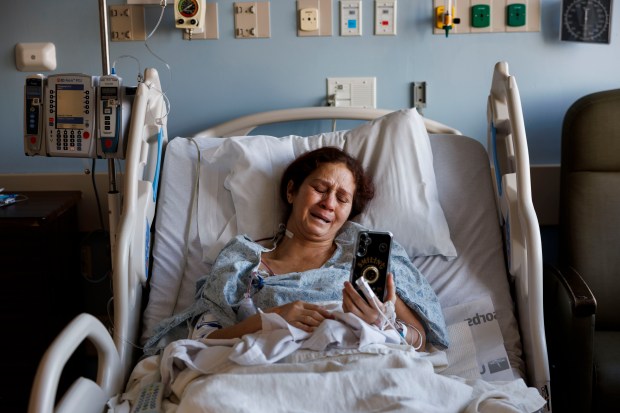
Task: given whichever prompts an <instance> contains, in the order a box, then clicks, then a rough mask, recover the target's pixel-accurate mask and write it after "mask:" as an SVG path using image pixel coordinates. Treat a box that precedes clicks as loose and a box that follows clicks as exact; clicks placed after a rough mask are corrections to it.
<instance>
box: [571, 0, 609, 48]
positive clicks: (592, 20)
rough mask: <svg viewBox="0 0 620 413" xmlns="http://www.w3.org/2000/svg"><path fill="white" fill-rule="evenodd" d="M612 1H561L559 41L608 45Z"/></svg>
mask: <svg viewBox="0 0 620 413" xmlns="http://www.w3.org/2000/svg"><path fill="white" fill-rule="evenodd" d="M611 3H612V0H562V22H561V30H560V39H561V40H568V41H573V42H586V43H609V40H610V35H611Z"/></svg>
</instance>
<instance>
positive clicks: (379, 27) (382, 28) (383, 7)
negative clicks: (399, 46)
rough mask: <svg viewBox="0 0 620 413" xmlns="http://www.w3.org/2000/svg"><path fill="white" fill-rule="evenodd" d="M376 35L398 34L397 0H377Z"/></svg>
mask: <svg viewBox="0 0 620 413" xmlns="http://www.w3.org/2000/svg"><path fill="white" fill-rule="evenodd" d="M375 35H377V36H396V0H375Z"/></svg>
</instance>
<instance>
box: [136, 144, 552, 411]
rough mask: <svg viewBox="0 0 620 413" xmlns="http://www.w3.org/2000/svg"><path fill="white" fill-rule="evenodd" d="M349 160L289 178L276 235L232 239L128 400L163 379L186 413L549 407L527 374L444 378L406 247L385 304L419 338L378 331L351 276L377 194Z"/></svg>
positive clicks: (441, 339) (166, 331)
mask: <svg viewBox="0 0 620 413" xmlns="http://www.w3.org/2000/svg"><path fill="white" fill-rule="evenodd" d="M319 153H321V152H310V155H308V156H309V157H310V158H308V159H310V160H312V159H313V157H314V156H317V154H319ZM338 153H341V152H340V151H338ZM338 156H342V155H340V154H339V155H338ZM302 159H303V158H302ZM337 159H339V160H337V161H335V162H334V161H322V162H321V161H319V162H318V163H317V162H316V160H313V161H312V162H313V165H316V166H315V167H314V168H311V170H310V171H307V172H305V174H302V175H301V176H298V177H295V178H289V177H288V175H286V173H285V175H284V176H283V178H282V184H281V188H282V189H281V191H280V192H281V194H282V197H283V201H284V202H285V203H286V204H287V205H290V210H289V215H288V219H287V220H286V227H285V228H283V230H282V231H281V232H280V233H279V234H278V235H277V236H276V238H275V239H274V241H275V242H274V244H273V245H271V246H267V247H266V246H263V245H262V244H259V243H255V242H253V241H251V240H250V239H248V238H247V237H244V236H240V237H236V238H234V239H233V240H232V241H230V242H229V243H228V244H227V246H226V247H225V248H224V249H223V250H222V252H221V253H220V254H219V256H218V258H217V260H216V262H215V263H214V266H213V267H212V269H211V272H210V274H209V275H208V276H207V277H205V278H203V279H201V280H200V281H199V282H198V284H197V294H196V300H195V302H194V304H193V305H192V306H191V307H190V308H189V309H188V310H187V311H184V312H182V313H180V314H178V315H175V316H174V317H172V318H171V319H168V320H164V321H163V322H162V323H160V325H159V326H158V327H157V328H155V329H154V334H153V335H152V336H151V338H150V339H149V340H148V341H147V343H146V344H145V352H146V354H156V355H153V356H151V357H147V358H145V359H144V360H143V361H141V362H140V363H139V364H138V366H137V367H136V368H135V369H134V371H133V373H132V376H131V378H130V380H129V384H128V387H127V390H128V392H127V393H126V394H125V397H126V398H127V399H129V400H136V398H137V394H138V392H139V391H140V389H141V388H142V387H144V386H145V385H146V384H148V383H149V382H153V381H161V382H162V383H163V389H164V390H163V393H164V395H165V397H166V399H165V401H164V407H165V409H166V410H167V411H177V412H183V411H224V410H222V409H225V410H226V411H246V410H248V409H251V410H252V411H270V412H271V411H291V409H292V410H296V411H376V410H377V409H379V410H381V411H385V410H399V409H400V410H405V411H425V412H427V411H441V412H452V411H454V412H456V411H485V409H484V408H485V406H487V408H489V409H496V408H497V407H498V406H502V407H504V408H505V410H506V411H527V412H533V411H536V410H538V409H540V408H541V407H542V406H543V405H544V403H545V401H544V400H543V399H542V398H541V397H540V396H539V395H538V393H537V391H536V390H535V389H533V388H527V387H526V386H525V384H524V382H523V381H522V380H521V379H519V380H515V381H512V382H506V383H493V384H491V383H486V382H484V381H482V380H480V379H477V380H472V379H470V380H466V379H462V378H459V377H455V376H442V375H439V374H436V373H438V372H441V371H442V370H443V369H445V368H446V367H447V361H446V357H445V353H443V352H442V351H440V350H438V349H443V348H445V347H446V346H447V345H448V338H447V333H446V327H445V322H444V319H443V314H442V310H441V308H440V306H439V302H438V300H437V297H436V295H435V293H434V291H433V290H432V288H431V287H430V285H429V284H428V282H427V281H426V279H425V278H424V276H422V275H421V274H420V272H419V271H418V270H417V269H416V267H415V266H414V265H413V264H412V263H411V261H410V260H409V258H408V254H407V252H405V250H404V249H403V248H402V247H400V245H399V244H398V243H395V245H394V248H393V250H392V257H391V267H390V270H391V272H392V273H393V274H394V279H393V280H392V279H391V278H390V283H389V284H388V295H387V301H392V302H393V303H394V307H395V310H396V311H395V312H396V316H397V317H398V319H400V320H401V323H402V324H401V326H402V325H409V326H410V327H411V328H408V329H407V333H408V334H407V343H408V345H402V344H401V341H400V336H399V334H398V333H397V332H396V331H394V330H393V329H390V328H386V329H384V330H382V329H379V328H377V326H376V325H375V323H376V322H377V320H378V318H379V313H378V312H377V310H376V309H375V308H374V307H372V306H370V305H368V304H367V303H366V302H365V301H364V300H363V299H362V298H361V297H360V296H359V295H358V294H357V292H356V291H355V290H354V289H353V288H352V286H351V285H350V284H349V283H348V282H347V280H348V279H349V276H350V268H351V263H352V260H353V253H354V250H353V244H354V240H355V238H356V235H357V232H359V231H360V229H361V228H362V226H360V225H358V224H355V223H353V222H350V221H348V219H349V218H351V217H352V216H353V215H355V214H357V213H359V212H361V211H362V210H363V209H364V204H365V202H366V201H368V200H369V199H370V198H371V197H372V196H371V194H370V192H372V191H368V188H369V185H368V184H366V183H364V176H365V175H364V174H363V171H356V167H349V166H345V165H348V164H349V163H350V162H353V163H352V164H351V165H355V164H356V163H355V162H354V160H351V161H350V160H349V159H350V158H349V157H345V158H337ZM343 159H346V160H343ZM295 165H296V164H295V163H293V166H292V169H293V170H295V169H296V168H297V166H295ZM361 189H362V190H361ZM360 199H361V202H360ZM378 229H380V228H378ZM207 279H208V281H207ZM343 284H344V289H343ZM340 301H341V304H340V303H339V302H340ZM334 304H335V305H334ZM260 309H262V311H261V310H260ZM411 344H413V345H414V346H415V347H421V350H425V351H422V352H416V351H414V350H413V347H412V346H411ZM378 355H381V357H377V356H378ZM215 373H221V374H215ZM488 411H493V410H488Z"/></svg>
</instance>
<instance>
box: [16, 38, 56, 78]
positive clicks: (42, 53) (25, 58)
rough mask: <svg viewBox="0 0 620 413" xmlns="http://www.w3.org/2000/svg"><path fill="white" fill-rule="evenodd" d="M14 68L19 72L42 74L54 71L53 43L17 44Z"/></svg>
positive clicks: (54, 54) (54, 50) (54, 55)
mask: <svg viewBox="0 0 620 413" xmlns="http://www.w3.org/2000/svg"><path fill="white" fill-rule="evenodd" d="M15 66H16V67H17V70H19V71H20V72H43V71H48V70H55V69H56V46H55V45H54V43H17V44H16V45H15Z"/></svg>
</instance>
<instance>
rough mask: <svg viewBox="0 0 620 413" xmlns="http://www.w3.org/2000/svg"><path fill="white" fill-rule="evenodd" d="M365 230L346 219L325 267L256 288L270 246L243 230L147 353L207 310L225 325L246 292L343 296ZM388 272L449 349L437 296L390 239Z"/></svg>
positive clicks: (262, 304) (286, 299)
mask: <svg viewBox="0 0 620 413" xmlns="http://www.w3.org/2000/svg"><path fill="white" fill-rule="evenodd" d="M363 229H365V228H364V227H362V226H361V225H359V224H357V223H354V222H347V223H346V224H345V225H344V226H343V227H342V229H341V230H340V232H339V234H338V236H337V237H336V239H335V244H336V250H335V252H334V254H333V255H332V257H331V258H330V259H329V260H327V262H325V264H323V266H322V267H320V268H317V269H314V270H309V271H304V272H293V273H289V274H281V275H275V276H271V277H267V278H262V279H261V282H260V286H259V287H260V288H255V287H256V277H254V279H253V278H252V274H253V273H255V271H256V270H257V268H258V266H259V264H260V257H261V253H262V252H264V251H267V250H268V249H267V248H265V247H263V246H261V245H260V244H258V243H255V242H253V241H252V240H250V239H249V238H247V237H246V236H243V235H240V236H237V237H235V238H233V239H232V240H231V241H230V242H229V243H228V244H227V245H226V246H225V247H224V249H222V251H221V252H220V254H219V256H218V257H217V259H216V261H215V263H214V265H213V267H212V269H211V272H210V273H209V275H207V276H205V277H203V278H201V279H200V280H199V281H198V282H197V287H196V288H197V292H196V300H195V302H194V304H193V305H192V306H191V307H190V308H189V309H187V310H186V311H184V312H182V313H181V314H178V315H176V316H174V317H172V318H170V319H167V320H164V321H163V322H162V323H160V324H159V325H158V327H157V328H156V329H155V334H154V335H153V336H152V337H151V338H150V339H149V340H148V341H147V343H146V345H145V353H146V354H153V353H155V352H157V351H158V349H161V348H163V347H164V346H165V345H166V344H167V343H169V342H170V341H172V340H174V339H179V338H187V337H188V336H189V331H188V329H190V324H191V323H190V322H191V321H192V320H194V319H196V318H197V317H198V316H200V315H201V314H203V313H204V312H209V313H210V315H211V316H212V317H213V318H214V319H215V320H217V321H218V322H219V324H220V325H222V326H223V327H226V326H230V325H233V324H235V323H236V322H237V320H238V318H237V313H236V309H237V306H238V304H239V303H240V302H241V300H242V299H243V298H244V294H246V293H247V292H248V291H250V292H251V294H252V300H253V302H254V304H255V305H256V307H258V308H263V309H267V308H271V307H275V306H279V305H282V304H286V303H290V302H292V301H296V300H302V301H307V302H313V303H325V302H333V301H342V287H343V283H344V281H346V280H348V279H349V277H350V272H351V264H352V262H353V255H354V249H355V245H354V244H355V240H356V237H357V233H358V232H359V231H360V230H363ZM390 271H391V272H392V273H393V274H394V281H395V283H396V293H397V295H398V296H399V297H400V298H401V300H403V302H405V303H406V304H407V305H408V306H409V307H410V308H411V309H412V310H414V311H415V312H416V313H417V314H418V316H419V317H420V318H421V320H422V323H423V325H424V328H425V330H426V334H427V341H428V342H430V343H432V344H433V345H435V346H436V347H438V348H446V347H447V346H448V335H447V332H446V325H445V320H444V317H443V313H442V310H441V306H440V305H439V300H438V298H437V295H436V294H435V292H434V291H433V289H432V287H431V286H430V284H429V283H428V281H427V280H426V278H425V277H424V276H423V275H422V274H421V273H420V271H418V269H417V268H416V267H415V266H414V265H413V263H412V262H411V260H410V259H409V257H408V256H407V253H406V252H405V250H404V248H403V247H402V246H401V245H400V244H398V242H393V244H392V252H391V256H390ZM253 281H254V284H252V283H253ZM252 285H253V288H250V289H249V286H252Z"/></svg>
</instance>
